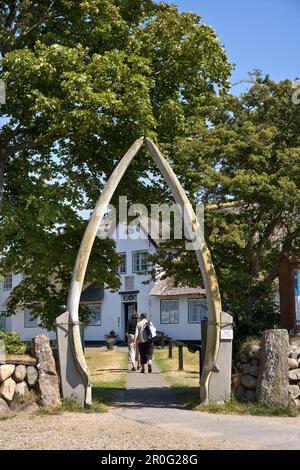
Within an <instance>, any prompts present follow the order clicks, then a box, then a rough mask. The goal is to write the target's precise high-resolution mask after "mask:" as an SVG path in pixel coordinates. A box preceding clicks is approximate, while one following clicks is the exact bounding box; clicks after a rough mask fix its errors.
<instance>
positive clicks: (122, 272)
mask: <svg viewBox="0 0 300 470" xmlns="http://www.w3.org/2000/svg"><path fill="white" fill-rule="evenodd" d="M118 255H119V256H124V258H125V263H124V264H120V265H119V269H118V271H119V274H127V253H126V251H123V252H122V253H118ZM122 266H125V271H121V267H122Z"/></svg>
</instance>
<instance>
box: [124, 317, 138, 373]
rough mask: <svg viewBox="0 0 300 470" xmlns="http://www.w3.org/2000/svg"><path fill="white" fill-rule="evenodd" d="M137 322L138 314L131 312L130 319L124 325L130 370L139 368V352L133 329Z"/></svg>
mask: <svg viewBox="0 0 300 470" xmlns="http://www.w3.org/2000/svg"><path fill="white" fill-rule="evenodd" d="M137 322H138V315H137V313H135V312H134V313H132V314H131V319H130V320H128V322H127V325H126V336H127V343H128V354H129V360H130V362H131V364H132V369H131V370H132V371H136V370H137V369H139V368H140V354H139V349H138V347H137V345H136V341H135V331H136V326H137Z"/></svg>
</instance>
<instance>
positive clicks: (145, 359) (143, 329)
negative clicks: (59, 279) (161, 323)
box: [135, 313, 156, 374]
mask: <svg viewBox="0 0 300 470" xmlns="http://www.w3.org/2000/svg"><path fill="white" fill-rule="evenodd" d="M155 334H156V329H155V328H154V326H153V325H152V323H151V322H149V321H148V320H147V315H146V313H142V314H141V316H140V321H139V322H138V323H137V325H136V330H135V343H137V344H138V348H139V352H140V360H141V364H142V368H141V373H142V374H144V373H145V366H146V365H148V372H149V374H151V372H152V355H153V348H154V345H153V338H154V337H155Z"/></svg>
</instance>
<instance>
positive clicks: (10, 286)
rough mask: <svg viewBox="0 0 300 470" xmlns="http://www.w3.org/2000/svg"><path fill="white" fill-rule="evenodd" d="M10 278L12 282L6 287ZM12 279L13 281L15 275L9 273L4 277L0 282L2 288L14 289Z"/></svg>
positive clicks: (4, 289)
mask: <svg viewBox="0 0 300 470" xmlns="http://www.w3.org/2000/svg"><path fill="white" fill-rule="evenodd" d="M8 279H9V280H10V283H9V287H6V286H5V283H6V282H7V281H8ZM12 281H13V275H12V274H7V276H5V277H4V279H3V280H2V281H1V282H0V284H1V286H0V287H1V289H0V290H2V291H6V290H12Z"/></svg>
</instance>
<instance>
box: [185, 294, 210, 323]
mask: <svg viewBox="0 0 300 470" xmlns="http://www.w3.org/2000/svg"><path fill="white" fill-rule="evenodd" d="M206 316H207V304H206V300H204V299H189V323H200V322H201V320H203V319H204V318H205V317H206Z"/></svg>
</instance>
